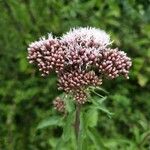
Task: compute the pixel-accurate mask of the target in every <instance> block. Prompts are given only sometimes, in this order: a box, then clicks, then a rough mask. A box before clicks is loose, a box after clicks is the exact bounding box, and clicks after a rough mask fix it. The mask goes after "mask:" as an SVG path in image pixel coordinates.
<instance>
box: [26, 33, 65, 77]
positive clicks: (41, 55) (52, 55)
mask: <svg viewBox="0 0 150 150" xmlns="http://www.w3.org/2000/svg"><path fill="white" fill-rule="evenodd" d="M64 53H65V51H64V48H63V46H62V45H61V42H60V41H59V40H58V39H56V38H53V37H52V35H51V34H49V36H48V39H45V38H41V39H40V40H39V41H36V42H33V43H31V44H30V45H29V48H28V59H29V62H30V63H35V64H37V66H38V67H39V70H40V71H41V72H42V76H45V75H48V74H49V73H50V72H51V71H52V70H55V71H56V72H58V71H59V70H63V68H64Z"/></svg>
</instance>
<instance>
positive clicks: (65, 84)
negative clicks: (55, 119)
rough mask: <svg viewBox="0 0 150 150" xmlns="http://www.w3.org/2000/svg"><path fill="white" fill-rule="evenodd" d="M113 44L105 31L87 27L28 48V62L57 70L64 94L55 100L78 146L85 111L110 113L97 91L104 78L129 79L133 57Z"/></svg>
mask: <svg viewBox="0 0 150 150" xmlns="http://www.w3.org/2000/svg"><path fill="white" fill-rule="evenodd" d="M111 44H112V41H111V40H110V36H109V35H108V34H107V33H106V32H105V31H103V30H100V29H96V28H92V27H86V28H73V29H71V30H70V31H69V32H67V33H65V34H64V35H62V37H59V38H56V37H53V36H52V34H49V35H48V37H47V38H45V37H42V38H40V39H39V41H35V42H33V43H31V44H30V45H29V47H28V59H29V62H30V63H33V64H35V65H36V66H37V67H38V69H39V71H40V72H41V75H42V76H44V77H45V76H48V75H49V74H50V73H51V72H55V73H56V75H57V81H58V89H59V90H61V91H63V94H62V95H61V96H60V97H57V98H56V99H55V100H54V102H53V104H54V108H55V109H56V110H58V111H59V112H61V113H63V114H65V115H64V116H65V117H64V119H66V120H68V121H65V122H66V123H68V124H69V125H70V127H69V128H72V127H74V129H75V135H76V140H77V141H78V144H77V145H78V147H80V146H79V145H81V144H80V142H81V140H79V139H80V134H81V132H82V124H84V121H83V120H84V119H83V120H82V119H81V116H83V115H84V114H82V112H87V111H88V109H91V110H92V109H95V108H96V109H100V110H102V111H104V112H106V113H107V114H108V115H110V113H109V111H108V110H107V109H105V108H103V107H102V105H101V102H102V101H103V100H105V97H103V96H102V95H99V94H98V93H97V92H96V91H97V90H103V89H102V88H100V85H102V82H103V79H108V80H111V79H115V78H117V77H119V76H121V75H122V76H124V77H125V78H127V79H128V78H129V77H128V74H129V69H130V67H131V64H132V63H131V59H130V58H129V57H128V56H127V55H126V53H125V52H123V51H121V50H119V49H118V48H111ZM93 93H95V94H97V95H99V96H100V98H99V99H100V100H101V102H100V101H99V100H94V99H93V98H92V96H91V95H92V94H93ZM83 104H85V105H83ZM75 112H76V113H75ZM89 117H90V116H89ZM81 120H82V121H81ZM81 122H82V123H81ZM68 124H67V125H66V124H65V123H64V126H68ZM87 126H88V125H87ZM87 129H88V127H87ZM85 130H86V129H85ZM64 132H65V127H64ZM88 132H89V130H88V131H87V130H86V133H88ZM64 134H65V133H64Z"/></svg>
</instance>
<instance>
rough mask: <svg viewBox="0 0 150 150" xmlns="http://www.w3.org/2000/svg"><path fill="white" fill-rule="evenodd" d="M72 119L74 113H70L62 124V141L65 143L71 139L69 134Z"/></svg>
mask: <svg viewBox="0 0 150 150" xmlns="http://www.w3.org/2000/svg"><path fill="white" fill-rule="evenodd" d="M73 118H74V112H71V113H70V114H69V115H68V116H67V118H66V121H65V124H64V130H63V135H62V138H63V141H65V142H66V141H68V140H69V139H70V138H71V134H70V133H71V128H72V124H73V120H74V119H73Z"/></svg>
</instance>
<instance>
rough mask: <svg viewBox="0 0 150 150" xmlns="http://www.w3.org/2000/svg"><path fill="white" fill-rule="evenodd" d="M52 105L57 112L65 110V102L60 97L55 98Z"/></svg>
mask: <svg viewBox="0 0 150 150" xmlns="http://www.w3.org/2000/svg"><path fill="white" fill-rule="evenodd" d="M53 105H54V109H56V110H57V111H58V112H65V103H64V101H63V100H62V99H61V98H60V97H56V98H55V100H54V101H53Z"/></svg>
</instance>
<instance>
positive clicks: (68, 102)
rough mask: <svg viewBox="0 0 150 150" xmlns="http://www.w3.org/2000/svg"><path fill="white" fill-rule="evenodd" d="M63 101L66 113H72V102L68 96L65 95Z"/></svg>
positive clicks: (73, 108) (73, 107)
mask: <svg viewBox="0 0 150 150" xmlns="http://www.w3.org/2000/svg"><path fill="white" fill-rule="evenodd" d="M64 101H65V104H66V110H67V112H72V111H74V110H75V106H74V103H73V100H72V99H71V98H70V96H68V95H67V96H66V97H64Z"/></svg>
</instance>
